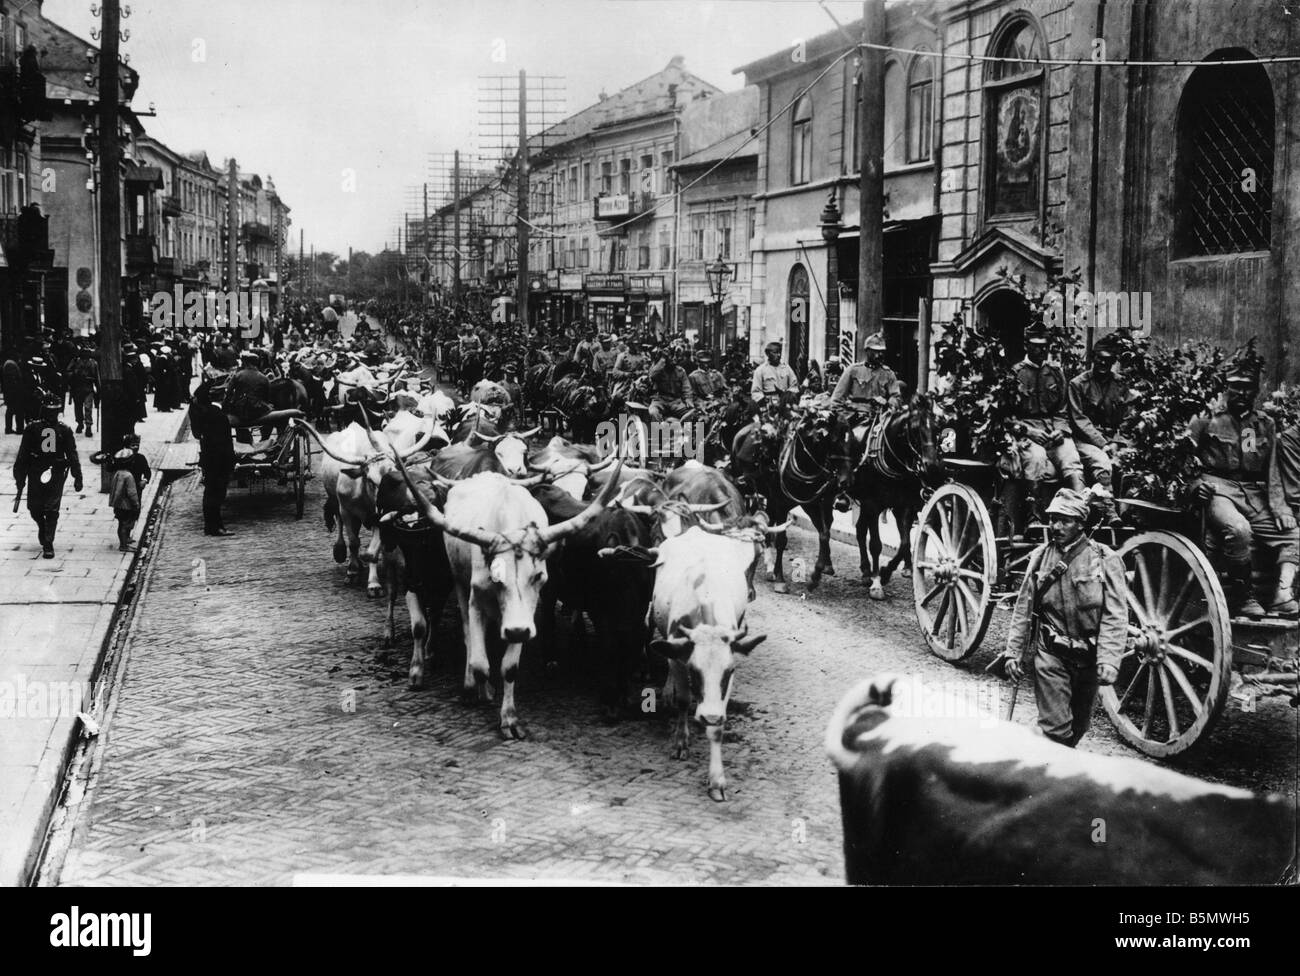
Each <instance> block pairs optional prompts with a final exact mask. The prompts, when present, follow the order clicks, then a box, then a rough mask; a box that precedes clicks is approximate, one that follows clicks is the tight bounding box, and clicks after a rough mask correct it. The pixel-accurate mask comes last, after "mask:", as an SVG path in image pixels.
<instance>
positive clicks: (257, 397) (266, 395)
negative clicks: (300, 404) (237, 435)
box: [225, 349, 271, 427]
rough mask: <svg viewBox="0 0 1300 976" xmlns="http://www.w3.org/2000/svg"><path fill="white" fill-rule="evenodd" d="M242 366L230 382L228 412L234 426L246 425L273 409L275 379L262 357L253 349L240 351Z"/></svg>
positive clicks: (231, 424) (228, 385)
mask: <svg viewBox="0 0 1300 976" xmlns="http://www.w3.org/2000/svg"><path fill="white" fill-rule="evenodd" d="M239 360H240V364H241V365H240V368H239V370H238V371H237V372H236V373H235V374H234V375H233V376H231V377H230V382H229V383H228V384H227V386H226V402H225V409H226V413H227V414H228V415H229V417H230V426H232V427H243V426H247V425H249V424H251V423H252V422H253V421H255V420H257V419H258V418H260V417H264V416H265V415H266V414H267V413H268V412H270V410H271V381H270V380H268V379H267V378H266V374H264V373H263V372H262V371H261V370H260V369H259V368H258V363H259V362H260V361H261V357H260V356H259V355H258V354H257V353H256V352H254V351H252V350H251V349H245V350H244V351H243V352H241V353H240V354H239Z"/></svg>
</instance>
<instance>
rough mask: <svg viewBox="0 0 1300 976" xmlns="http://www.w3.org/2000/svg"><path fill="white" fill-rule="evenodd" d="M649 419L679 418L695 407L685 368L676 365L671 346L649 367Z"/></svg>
mask: <svg viewBox="0 0 1300 976" xmlns="http://www.w3.org/2000/svg"><path fill="white" fill-rule="evenodd" d="M650 389H651V391H652V392H651V399H650V419H651V420H664V419H665V418H667V417H676V418H677V419H679V420H680V419H681V418H683V417H685V416H686V415H687V414H688V413H690V412H691V411H692V410H694V409H695V393H694V391H693V390H692V389H691V384H690V382H689V381H688V380H687V377H686V370H684V369H682V368H681V367H680V366H678V365H677V351H676V350H675V349H673V348H672V347H671V346H670V347H669V348H668V349H665V350H664V357H663V359H661V360H660V361H659V362H657V363H655V365H654V366H652V367H651V368H650Z"/></svg>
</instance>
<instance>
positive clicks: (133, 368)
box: [122, 342, 149, 427]
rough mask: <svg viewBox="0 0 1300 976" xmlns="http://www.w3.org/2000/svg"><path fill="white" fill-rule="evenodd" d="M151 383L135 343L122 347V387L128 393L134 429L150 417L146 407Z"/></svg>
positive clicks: (129, 418)
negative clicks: (147, 388)
mask: <svg viewBox="0 0 1300 976" xmlns="http://www.w3.org/2000/svg"><path fill="white" fill-rule="evenodd" d="M148 383H149V378H148V376H146V375H145V371H144V363H142V362H140V357H139V356H138V355H137V354H136V350H135V343H133V342H128V343H126V344H125V345H123V346H122V387H123V389H124V391H125V393H126V407H127V410H128V411H130V412H129V413H128V414H127V419H128V420H130V422H131V425H132V427H134V425H136V424H138V423H141V422H143V421H144V419H145V418H146V417H147V416H148V415H149V412H148V410H147V409H146V406H145V387H146V386H147V385H148Z"/></svg>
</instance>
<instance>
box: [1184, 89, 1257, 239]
mask: <svg viewBox="0 0 1300 976" xmlns="http://www.w3.org/2000/svg"><path fill="white" fill-rule="evenodd" d="M1197 75H1198V76H1199V77H1197V76H1194V77H1193V80H1192V81H1190V82H1189V83H1188V90H1187V92H1186V93H1185V94H1184V96H1183V97H1184V105H1185V106H1187V109H1186V110H1187V112H1188V116H1187V119H1186V126H1187V128H1186V131H1185V132H1184V133H1183V136H1184V143H1183V144H1184V146H1185V150H1186V164H1185V167H1184V168H1183V191H1184V192H1183V193H1182V194H1181V197H1182V199H1181V200H1180V201H1179V203H1180V207H1179V209H1180V210H1181V211H1182V212H1183V214H1184V220H1185V231H1184V234H1183V235H1182V237H1183V241H1182V243H1183V247H1182V248H1181V250H1182V251H1183V252H1184V253H1186V254H1234V253H1239V252H1242V251H1264V250H1267V249H1268V247H1269V242H1270V237H1271V229H1272V212H1273V140H1274V116H1273V97H1272V89H1271V87H1270V85H1269V81H1268V76H1267V75H1266V74H1265V73H1264V71H1263V70H1262V69H1260V68H1258V67H1255V66H1232V67H1223V68H1201V69H1199V70H1198V72H1197Z"/></svg>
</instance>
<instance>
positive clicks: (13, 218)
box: [0, 207, 54, 268]
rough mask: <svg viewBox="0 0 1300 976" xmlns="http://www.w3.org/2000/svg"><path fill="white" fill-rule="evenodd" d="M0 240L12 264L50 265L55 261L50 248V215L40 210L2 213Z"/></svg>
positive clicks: (31, 209)
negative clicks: (46, 215)
mask: <svg viewBox="0 0 1300 976" xmlns="http://www.w3.org/2000/svg"><path fill="white" fill-rule="evenodd" d="M0 243H3V244H4V250H5V256H6V257H7V258H8V260H9V264H10V265H11V266H19V267H30V268H47V267H52V266H53V264H54V252H53V251H52V250H50V218H49V217H44V216H41V214H40V213H38V212H37V211H36V209H35V208H34V207H33V208H30V209H25V210H23V211H21V212H19V213H10V214H0Z"/></svg>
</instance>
